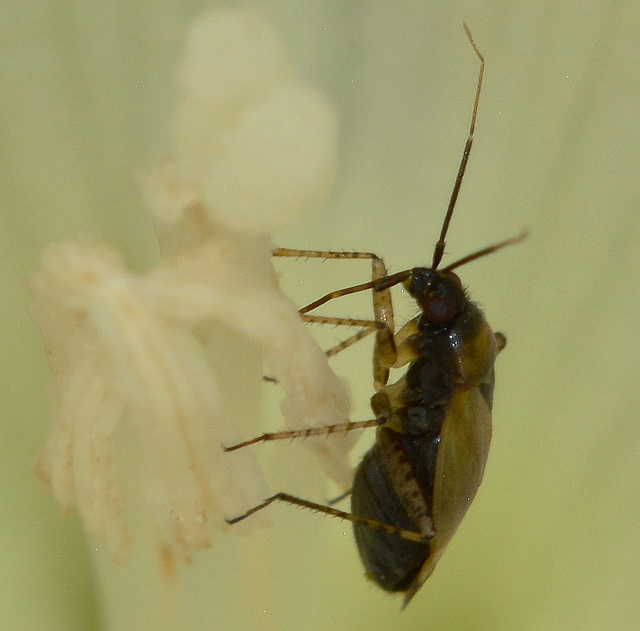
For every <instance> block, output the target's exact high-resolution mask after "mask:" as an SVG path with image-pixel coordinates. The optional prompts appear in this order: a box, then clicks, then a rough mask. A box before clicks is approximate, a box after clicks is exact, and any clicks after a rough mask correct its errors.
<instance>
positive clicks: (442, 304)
mask: <svg viewBox="0 0 640 631" xmlns="http://www.w3.org/2000/svg"><path fill="white" fill-rule="evenodd" d="M422 310H423V313H424V317H425V318H426V319H427V320H428V321H429V322H432V323H433V324H447V322H451V320H453V319H454V318H455V317H456V316H457V315H458V305H456V303H455V302H454V301H453V300H450V299H449V298H445V297H444V296H429V297H428V298H427V299H426V300H425V301H424V304H423V305H422Z"/></svg>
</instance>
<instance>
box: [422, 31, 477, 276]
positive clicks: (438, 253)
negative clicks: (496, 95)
mask: <svg viewBox="0 0 640 631" xmlns="http://www.w3.org/2000/svg"><path fill="white" fill-rule="evenodd" d="M462 25H463V26H464V30H465V32H466V33H467V37H468V38H469V43H470V44H471V46H472V48H473V50H474V52H475V53H476V55H477V57H478V59H479V60H480V71H479V72H478V86H477V88H476V98H475V101H474V102H473V112H472V114H471V125H470V127H469V136H468V137H467V141H466V142H465V144H464V151H463V152H462V160H461V161H460V166H459V167H458V173H457V175H456V181H455V183H454V185H453V191H451V198H450V199H449V206H448V207H447V214H446V215H445V217H444V221H443V223H442V230H441V231H440V238H439V239H438V242H437V243H436V247H435V248H434V250H433V263H432V264H431V269H437V268H438V265H440V261H441V260H442V255H443V254H444V247H445V238H446V236H447V230H449V223H451V217H452V215H453V209H454V208H455V206H456V201H457V199H458V194H459V193H460V187H461V186H462V179H463V178H464V172H465V171H466V170H467V162H469V154H470V153H471V146H472V145H473V133H474V131H475V129H476V119H477V117H478V104H479V103H480V92H481V90H482V79H483V77H484V57H483V56H482V53H481V52H480V51H479V50H478V47H477V46H476V42H475V40H474V39H473V35H472V34H471V31H470V30H469V27H468V26H467V25H466V24H465V23H464V22H463V24H462Z"/></svg>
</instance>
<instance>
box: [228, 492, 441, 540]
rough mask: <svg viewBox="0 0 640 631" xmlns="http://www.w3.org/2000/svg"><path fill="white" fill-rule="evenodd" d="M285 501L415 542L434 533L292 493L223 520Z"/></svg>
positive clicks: (232, 521)
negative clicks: (355, 513)
mask: <svg viewBox="0 0 640 631" xmlns="http://www.w3.org/2000/svg"><path fill="white" fill-rule="evenodd" d="M276 501H279V502H286V503H287V504H294V505H295V506H301V507H302V508H308V509H310V510H313V511H317V512H319V513H325V514H326V515H331V516H332V517H338V518H339V519H345V520H347V521H351V522H354V523H358V524H363V525H365V526H368V527H369V528H373V529H375V530H382V531H383V532H386V533H387V534H390V535H397V536H399V537H402V538H403V539H408V540H409V541H415V542H416V543H426V542H427V541H429V540H430V539H432V538H433V536H434V533H431V532H430V533H427V534H423V533H420V532H415V531H413V530H407V529H405V528H399V527H398V526H393V525H392V524H385V523H384V522H381V521H377V520H375V519H368V518H367V517H361V516H360V515H354V514H353V513H347V512H345V511H341V510H338V509H337V508H332V507H331V506H325V505H324V504H316V503H315V502H309V501H308V500H303V499H301V498H299V497H295V496H294V495H289V494H288V493H276V494H275V495H272V496H271V497H269V498H267V499H266V500H265V501H264V502H262V504H258V505H257V506H254V507H253V508H251V509H249V510H248V511H247V512H246V513H243V514H242V515H239V516H238V517H234V518H233V519H226V520H225V521H226V522H227V523H228V524H237V523H238V522H239V521H242V520H243V519H246V518H247V517H249V516H250V515H253V514H254V513H257V512H258V511H260V510H262V509H263V508H266V507H267V506H269V504H271V503H273V502H276Z"/></svg>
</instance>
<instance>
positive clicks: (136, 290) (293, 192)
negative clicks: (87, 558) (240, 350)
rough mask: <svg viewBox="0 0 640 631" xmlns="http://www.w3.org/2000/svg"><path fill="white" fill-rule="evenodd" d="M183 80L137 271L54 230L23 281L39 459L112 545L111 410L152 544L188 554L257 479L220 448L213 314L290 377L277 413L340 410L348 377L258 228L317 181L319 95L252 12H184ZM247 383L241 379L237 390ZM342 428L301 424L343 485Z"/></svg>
mask: <svg viewBox="0 0 640 631" xmlns="http://www.w3.org/2000/svg"><path fill="white" fill-rule="evenodd" d="M265 77H266V78H265ZM181 87H182V92H183V100H182V104H181V106H180V112H179V116H178V119H179V124H178V126H177V131H176V138H177V144H178V154H177V159H176V162H175V163H172V162H169V163H167V164H165V165H163V166H161V167H159V168H158V169H157V170H156V172H155V173H153V174H152V175H151V176H149V177H148V178H147V179H146V180H145V181H144V187H145V192H146V198H147V201H148V205H149V210H150V212H151V213H152V215H153V218H154V221H155V222H156V226H157V230H158V235H159V239H160V243H161V247H162V252H163V260H162V262H161V263H160V264H159V265H158V266H157V267H156V268H155V269H153V270H151V271H149V272H148V273H146V274H142V275H134V274H131V273H130V272H128V271H127V270H126V269H125V267H124V264H123V262H122V261H121V259H120V257H119V256H118V255H117V254H116V253H115V252H114V251H113V250H111V249H109V248H108V247H107V246H105V245H102V244H100V243H97V242H95V241H92V240H89V239H85V240H83V241H79V242H64V243H61V244H58V245H52V246H49V248H47V250H46V252H45V253H44V255H43V257H42V267H41V270H40V271H39V272H38V273H37V274H36V275H35V276H34V278H33V280H32V283H31V286H32V289H33V292H34V295H35V298H36V305H35V307H34V310H33V311H34V314H35V316H36V319H37V321H38V323H39V324H40V327H41V329H42V332H43V336H44V342H45V348H46V350H47V353H48V356H49V361H50V367H51V373H52V383H51V398H52V404H53V423H52V436H51V438H50V440H49V442H48V444H47V446H46V448H45V449H44V451H43V452H42V454H41V455H40V457H39V459H38V461H37V463H36V471H37V472H38V474H39V475H40V477H41V478H42V479H43V480H45V481H46V482H47V483H48V484H49V486H50V487H51V489H52V491H53V493H54V495H55V496H56V497H57V498H58V500H59V501H60V502H61V504H62V506H63V509H64V512H65V513H68V512H70V511H71V510H72V509H73V507H74V506H75V505H77V506H78V508H79V510H80V512H81V514H82V516H83V519H84V522H85V525H86V528H87V530H88V531H89V532H90V533H91V534H92V535H95V536H96V537H97V538H98V539H100V540H103V541H105V542H106V544H107V546H108V548H109V549H110V550H111V552H112V554H113V556H114V557H115V558H117V559H119V560H124V559H125V558H126V547H127V543H128V540H129V536H128V531H127V527H126V517H125V514H126V509H124V508H123V500H122V496H121V491H120V488H119V484H118V476H117V459H118V454H117V451H116V450H115V449H114V432H115V430H116V429H117V426H118V425H119V423H120V422H122V421H123V420H128V421H131V422H133V423H134V424H135V426H136V428H137V430H138V433H139V437H140V445H141V449H142V452H143V453H142V463H143V465H142V469H143V478H144V483H143V484H144V488H145V495H146V498H147V500H148V502H149V504H150V505H151V507H152V509H153V512H154V516H155V521H156V523H157V525H158V529H159V531H160V536H161V540H162V547H163V549H164V550H165V556H166V555H167V554H170V555H173V556H175V557H177V558H179V559H183V560H189V559H190V558H191V554H192V552H193V551H194V550H197V549H200V548H206V547H209V546H211V544H212V534H213V530H214V529H215V528H218V527H219V526H220V525H222V524H224V521H223V517H224V516H229V517H233V516H236V515H238V514H240V513H242V512H243V511H244V510H246V509H247V508H250V507H252V506H253V505H255V504H257V503H259V502H260V501H261V500H262V499H264V498H265V497H266V496H267V490H266V489H267V487H266V484H265V483H264V480H263V477H262V475H261V472H260V470H259V468H258V467H257V464H256V462H255V460H254V458H253V454H252V453H251V450H249V449H245V450H239V451H238V452H237V453H233V454H225V453H223V450H222V445H223V444H226V445H231V444H234V443H237V442H239V441H240V440H241V436H240V434H239V432H238V429H237V428H236V426H235V425H234V423H233V420H234V418H233V414H232V413H231V412H230V410H229V409H228V408H229V405H228V404H229V401H225V398H224V397H223V395H222V394H221V388H220V385H219V383H218V376H217V375H216V370H219V369H220V368H222V369H224V365H225V357H224V356H221V354H220V352H219V349H218V348H217V347H216V343H215V341H214V340H213V338H214V337H215V336H214V331H215V328H216V327H217V326H220V325H222V326H224V327H225V328H226V329H227V330H229V331H232V332H233V333H234V334H236V335H238V336H239V338H238V339H245V340H249V341H250V342H251V343H252V344H254V345H255V346H256V347H257V348H258V349H260V350H261V352H262V354H263V356H264V358H265V360H266V363H267V366H268V367H269V368H268V369H269V372H270V374H273V375H274V376H275V377H277V379H278V381H279V383H280V384H281V386H282V387H283V389H284V391H285V393H286V398H285V399H284V401H283V403H282V409H283V412H284V417H285V420H286V422H287V424H288V426H289V427H313V426H318V425H329V424H335V423H339V422H344V421H345V420H347V419H348V407H349V406H348V396H347V392H346V389H345V386H344V384H343V383H342V382H341V381H340V380H339V379H338V378H337V377H336V376H335V375H334V374H333V372H332V371H331V370H330V368H329V367H328V364H327V361H326V358H325V356H324V354H323V352H322V351H321V349H320V348H319V347H318V345H317V343H316V342H315V341H314V339H313V337H312V336H311V335H310V334H309V332H308V330H307V329H306V328H305V325H304V324H303V322H302V320H301V319H300V317H299V315H298V313H297V310H296V308H295V306H294V305H293V303H292V302H291V301H290V300H288V299H287V298H285V297H284V296H283V295H282V294H281V292H280V290H279V288H278V285H277V282H276V280H275V275H274V273H273V271H272V268H271V264H270V247H271V244H270V241H269V238H268V235H269V230H271V229H272V228H274V227H275V226H277V225H278V224H279V223H281V222H283V221H289V220H290V219H291V218H292V217H295V216H299V214H300V212H302V211H305V210H307V209H308V208H310V207H311V206H312V205H313V203H317V201H319V199H320V198H321V197H322V196H323V195H324V194H325V193H326V190H327V186H328V185H329V183H330V181H331V173H332V172H333V166H334V152H335V116H334V114H333V112H332V110H331V108H330V106H329V105H328V104H327V102H326V100H325V99H324V98H323V97H322V96H321V95H320V94H319V93H317V92H315V91H314V90H312V89H310V88H308V87H306V86H304V85H302V84H301V83H299V82H298V81H297V80H296V79H295V78H294V77H293V76H292V72H291V69H290V67H289V65H288V63H287V62H286V59H285V56H284V53H283V51H282V46H281V45H280V44H279V41H278V39H277V37H276V35H275V34H274V32H273V30H272V29H271V27H270V26H268V24H267V23H266V22H265V21H264V20H262V19H261V18H260V17H259V16H258V15H257V14H255V13H252V12H222V13H212V14H210V15H208V16H207V17H205V18H203V19H202V20H201V21H200V22H198V23H197V24H196V25H195V27H194V28H193V29H192V32H191V35H190V40H189V45H188V47H187V55H186V59H185V61H184V63H183V66H182V71H181ZM216 365H217V367H218V368H217V369H216ZM255 378H257V379H259V376H257V375H254V379H255ZM245 388H246V383H244V382H243V381H238V383H237V384H236V391H235V393H234V396H238V397H241V396H243V391H244V389H245ZM352 443H353V440H349V439H343V440H336V439H335V438H334V439H332V440H326V441H322V442H320V441H315V442H313V441H310V442H309V445H310V446H311V447H312V448H313V449H314V450H315V451H316V452H317V453H318V454H320V455H321V456H323V458H324V462H325V467H326V470H327V473H328V474H329V475H331V476H332V477H333V478H334V479H336V480H337V481H339V482H340V484H341V485H342V486H344V487H345V488H348V486H349V483H350V477H351V469H350V467H349V466H348V465H347V463H346V460H345V454H346V451H347V450H348V448H349V447H350V446H351V444H352Z"/></svg>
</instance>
